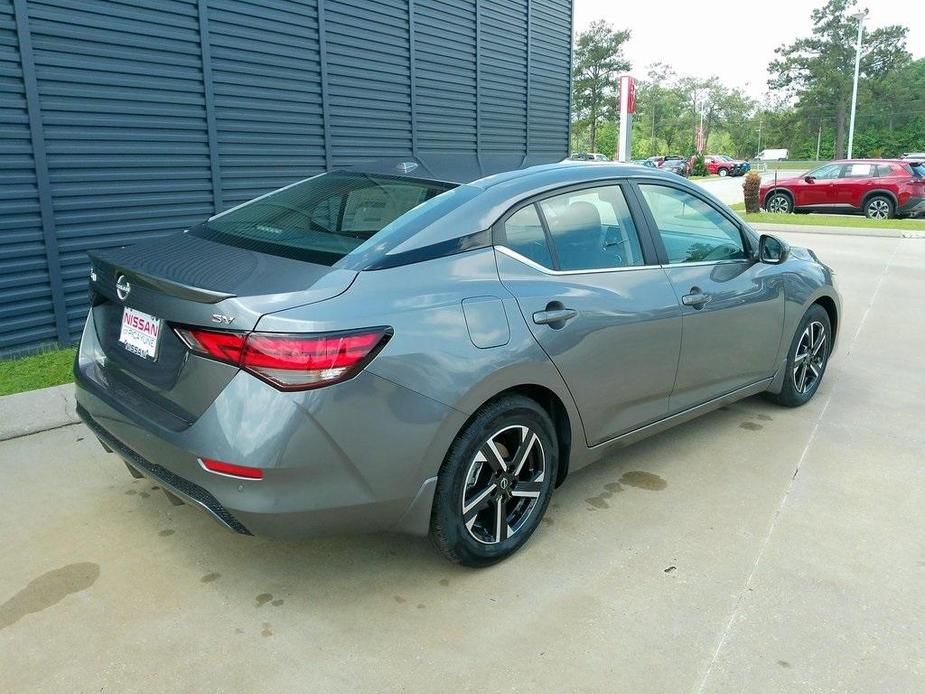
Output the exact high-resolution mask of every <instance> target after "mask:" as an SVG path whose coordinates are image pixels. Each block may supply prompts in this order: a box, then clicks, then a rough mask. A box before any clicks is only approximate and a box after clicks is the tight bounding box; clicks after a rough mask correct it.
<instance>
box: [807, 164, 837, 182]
mask: <svg viewBox="0 0 925 694" xmlns="http://www.w3.org/2000/svg"><path fill="white" fill-rule="evenodd" d="M841 170H842V165H841V164H826V165H825V166H820V167H819V168H818V169H816V170H815V171H810V172H809V173H808V174H807V176H812V177H813V178H815V179H818V180H821V181H824V180H826V179H830V178H838V177H839V176H841Z"/></svg>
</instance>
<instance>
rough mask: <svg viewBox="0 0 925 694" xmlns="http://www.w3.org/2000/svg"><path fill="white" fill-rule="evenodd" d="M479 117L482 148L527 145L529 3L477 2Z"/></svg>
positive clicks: (504, 149) (519, 148)
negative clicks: (478, 28)
mask: <svg viewBox="0 0 925 694" xmlns="http://www.w3.org/2000/svg"><path fill="white" fill-rule="evenodd" d="M480 12H481V17H480V24H481V30H482V39H481V59H480V61H479V63H480V71H479V80H480V83H479V93H480V100H479V117H480V119H481V133H482V138H481V143H482V149H484V150H488V151H495V152H497V151H502V152H520V153H523V152H524V151H525V148H526V146H527V2H526V0H508V1H507V2H505V3H503V4H500V3H481V4H480Z"/></svg>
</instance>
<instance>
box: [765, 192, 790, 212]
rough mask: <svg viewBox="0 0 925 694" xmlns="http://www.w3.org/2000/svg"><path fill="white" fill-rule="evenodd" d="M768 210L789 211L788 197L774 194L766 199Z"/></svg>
mask: <svg viewBox="0 0 925 694" xmlns="http://www.w3.org/2000/svg"><path fill="white" fill-rule="evenodd" d="M768 212H790V199H789V198H788V197H787V196H786V195H775V196H773V197H772V198H771V199H770V200H768Z"/></svg>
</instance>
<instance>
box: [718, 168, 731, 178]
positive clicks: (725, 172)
mask: <svg viewBox="0 0 925 694" xmlns="http://www.w3.org/2000/svg"><path fill="white" fill-rule="evenodd" d="M716 173H718V174H719V175H720V176H721V177H722V178H725V177H726V176H728V175H729V169H720V170H719V171H717V172H716Z"/></svg>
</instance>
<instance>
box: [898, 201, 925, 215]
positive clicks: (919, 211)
mask: <svg viewBox="0 0 925 694" xmlns="http://www.w3.org/2000/svg"><path fill="white" fill-rule="evenodd" d="M899 213H900V214H902V215H908V216H910V217H917V216H919V215H923V214H925V197H911V198H909V199H908V200H907V201H906V204H905V205H903V206H902V207H900V208H899Z"/></svg>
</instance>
